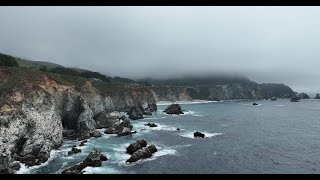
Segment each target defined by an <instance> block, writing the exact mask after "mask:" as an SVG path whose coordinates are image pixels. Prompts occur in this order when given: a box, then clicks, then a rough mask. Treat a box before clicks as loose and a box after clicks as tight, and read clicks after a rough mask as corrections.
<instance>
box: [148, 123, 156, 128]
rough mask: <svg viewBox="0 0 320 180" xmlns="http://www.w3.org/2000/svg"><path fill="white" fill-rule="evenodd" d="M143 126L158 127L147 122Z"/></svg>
mask: <svg viewBox="0 0 320 180" xmlns="http://www.w3.org/2000/svg"><path fill="white" fill-rule="evenodd" d="M145 126H149V127H158V125H156V124H155V123H147V124H145Z"/></svg>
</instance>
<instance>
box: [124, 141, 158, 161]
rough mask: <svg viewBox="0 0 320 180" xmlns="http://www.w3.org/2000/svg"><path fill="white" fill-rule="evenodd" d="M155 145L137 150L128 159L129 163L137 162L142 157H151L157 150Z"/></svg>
mask: <svg viewBox="0 0 320 180" xmlns="http://www.w3.org/2000/svg"><path fill="white" fill-rule="evenodd" d="M157 151H158V150H157V148H156V146H155V145H150V146H148V147H142V148H141V149H139V150H137V151H135V152H134V153H133V154H132V155H131V157H130V158H129V159H128V160H127V161H126V162H129V163H132V162H136V161H138V160H140V159H146V158H150V157H151V156H152V154H153V153H155V152H157Z"/></svg>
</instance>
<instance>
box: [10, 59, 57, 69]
mask: <svg viewBox="0 0 320 180" xmlns="http://www.w3.org/2000/svg"><path fill="white" fill-rule="evenodd" d="M16 60H17V61H18V64H19V66H20V67H28V68H36V69H40V68H43V67H46V68H47V69H53V68H56V67H63V66H61V65H59V64H55V63H50V62H44V61H31V60H26V59H21V58H16Z"/></svg>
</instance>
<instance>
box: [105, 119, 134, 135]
mask: <svg viewBox="0 0 320 180" xmlns="http://www.w3.org/2000/svg"><path fill="white" fill-rule="evenodd" d="M132 128H133V126H132V125H131V123H130V121H129V120H128V119H125V120H119V121H118V122H116V123H114V124H113V125H112V126H111V127H109V128H107V129H106V130H105V131H104V133H105V134H125V133H128V132H130V131H131V129H132Z"/></svg>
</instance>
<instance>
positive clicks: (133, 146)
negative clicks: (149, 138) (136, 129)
mask: <svg viewBox="0 0 320 180" xmlns="http://www.w3.org/2000/svg"><path fill="white" fill-rule="evenodd" d="M146 146H147V142H146V141H145V140H144V139H141V140H137V141H136V142H134V143H131V144H130V145H129V146H128V147H127V148H126V150H127V153H128V154H133V153H134V152H136V151H137V150H139V149H141V148H143V147H146Z"/></svg>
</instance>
